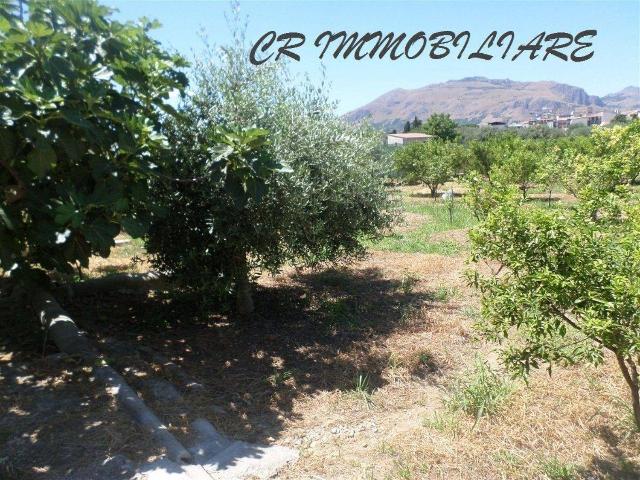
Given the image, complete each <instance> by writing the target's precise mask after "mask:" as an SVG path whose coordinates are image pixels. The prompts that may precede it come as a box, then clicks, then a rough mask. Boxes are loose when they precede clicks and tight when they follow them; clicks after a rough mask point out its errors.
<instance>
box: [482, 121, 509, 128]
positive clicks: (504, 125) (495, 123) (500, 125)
mask: <svg viewBox="0 0 640 480" xmlns="http://www.w3.org/2000/svg"><path fill="white" fill-rule="evenodd" d="M487 125H489V126H490V127H491V128H496V129H498V130H500V129H503V128H507V122H504V121H502V120H495V121H493V122H488V123H487Z"/></svg>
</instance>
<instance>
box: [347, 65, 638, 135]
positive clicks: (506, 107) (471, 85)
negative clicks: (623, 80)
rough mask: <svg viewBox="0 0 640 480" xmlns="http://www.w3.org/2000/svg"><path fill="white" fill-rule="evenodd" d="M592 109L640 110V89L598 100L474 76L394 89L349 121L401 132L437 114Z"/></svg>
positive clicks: (481, 117) (562, 87)
mask: <svg viewBox="0 0 640 480" xmlns="http://www.w3.org/2000/svg"><path fill="white" fill-rule="evenodd" d="M588 107H592V108H593V110H594V111H607V112H613V111H614V110H616V109H622V110H625V109H627V110H628V109H632V108H640V89H639V88H638V87H627V88H625V89H624V90H621V91H620V92H617V93H613V94H610V95H607V96H605V97H602V98H601V97H597V96H595V95H589V94H587V92H585V91H584V90H583V89H582V88H579V87H574V86H572V85H566V84H563V83H557V82H551V81H542V82H516V81H513V80H508V79H505V80H492V79H489V78H485V77H470V78H463V79H462V80H450V81H448V82H444V83H436V84H432V85H427V86H425V87H421V88H417V89H413V90H405V89H401V88H398V89H395V90H391V91H390V92H387V93H385V94H384V95H381V96H380V97H378V98H376V99H375V100H374V101H372V102H370V103H368V104H367V105H364V106H363V107H360V108H358V109H356V110H353V111H351V112H349V113H347V114H346V118H347V119H348V120H350V121H359V120H364V119H368V120H369V121H371V122H372V123H373V124H374V125H377V126H380V127H383V128H386V129H391V128H402V125H403V124H404V122H405V121H407V120H410V119H413V117H414V116H416V115H417V116H418V118H420V119H425V118H427V117H429V116H430V115H431V114H433V113H448V114H450V115H451V117H452V118H454V119H456V120H458V121H467V122H473V123H483V122H489V121H492V120H506V121H511V122H514V121H523V120H528V119H529V118H531V116H532V115H535V114H539V113H543V112H545V111H552V112H558V113H571V112H572V111H579V110H584V109H586V108H588Z"/></svg>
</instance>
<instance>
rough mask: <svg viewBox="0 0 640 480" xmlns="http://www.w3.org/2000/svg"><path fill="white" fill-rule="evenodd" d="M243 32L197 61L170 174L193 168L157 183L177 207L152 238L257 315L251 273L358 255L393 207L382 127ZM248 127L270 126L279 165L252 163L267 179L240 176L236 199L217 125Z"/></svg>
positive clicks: (270, 153)
mask: <svg viewBox="0 0 640 480" xmlns="http://www.w3.org/2000/svg"><path fill="white" fill-rule="evenodd" d="M235 38H236V42H235V43H234V44H233V45H230V46H226V47H223V48H220V49H215V48H213V47H209V48H208V49H207V54H206V55H205V56H204V57H202V58H204V60H202V61H198V62H196V64H195V68H194V81H193V82H192V83H193V91H192V93H191V94H190V96H189V97H188V99H187V100H186V101H185V103H184V105H183V106H182V108H183V110H184V112H185V115H184V119H182V120H181V121H179V122H173V123H172V124H170V125H168V126H167V130H168V132H169V135H170V137H171V138H172V139H174V140H172V142H171V143H172V145H173V156H174V158H175V159H176V161H175V164H174V166H173V168H174V171H173V173H172V174H173V175H174V176H177V177H179V178H184V177H188V176H189V175H195V176H196V177H197V178H196V179H194V181H192V182H190V183H182V184H181V185H178V183H180V182H174V186H172V187H171V188H167V187H166V186H165V187H164V188H158V190H157V193H156V195H155V198H156V200H157V201H158V203H159V204H160V206H162V207H163V208H165V209H167V210H169V211H170V212H174V214H170V215H167V216H166V217H164V218H158V219H157V221H156V222H154V224H153V227H152V229H151V230H150V235H149V238H148V242H147V248H148V250H149V252H150V253H151V254H152V258H153V262H154V264H155V265H156V267H158V268H159V269H161V270H162V271H164V272H166V273H167V274H169V275H172V276H173V277H174V278H175V279H176V280H178V281H179V283H180V284H181V285H183V286H184V287H186V288H190V289H195V290H198V291H200V292H202V293H206V294H208V295H210V296H212V297H213V298H215V299H216V300H217V299H220V298H224V297H226V296H227V295H228V294H230V293H233V292H235V294H236V300H237V308H238V312H239V313H242V314H249V313H251V311H252V303H251V300H250V298H251V297H250V295H248V291H249V288H248V285H249V280H250V277H251V275H252V274H254V273H258V272H260V271H263V270H265V271H269V272H277V271H278V270H279V269H280V268H281V267H282V266H283V265H284V264H290V265H296V266H313V265H318V264H321V263H324V262H335V261H340V260H344V259H351V258H355V257H359V256H361V255H363V254H364V253H365V248H364V245H363V240H364V239H366V238H367V237H376V236H377V235H379V232H380V231H382V230H383V229H385V228H387V227H388V226H389V225H390V222H391V221H392V220H393V218H394V215H395V213H394V202H393V199H392V198H391V197H390V194H389V192H388V191H387V190H386V188H385V186H384V178H385V176H386V173H387V170H388V167H387V164H386V162H385V161H384V158H381V154H380V152H381V151H382V142H381V138H380V136H379V135H378V134H377V133H376V132H375V131H374V130H372V129H371V128H369V127H367V126H365V125H356V126H353V125H349V124H347V123H346V122H345V121H343V120H342V119H341V118H340V117H339V116H338V115H337V114H336V113H335V107H334V105H333V104H332V103H331V102H330V101H329V100H328V99H327V97H326V94H325V88H324V86H323V85H319V86H316V85H313V84H311V83H310V82H308V81H298V80H296V79H294V78H292V76H291V75H290V74H289V72H288V71H287V69H286V66H285V65H282V64H270V65H265V66H260V67H255V66H253V65H251V64H250V63H249V62H248V55H247V53H246V49H245V48H244V45H243V42H242V35H241V34H238V30H236V37H235ZM250 127H258V128H261V129H264V130H266V132H268V133H267V134H265V135H266V139H268V142H265V144H264V145H263V150H262V152H263V154H264V155H266V156H267V157H269V158H271V159H272V160H273V163H271V164H270V165H271V166H270V167H269V169H267V170H264V171H262V172H260V171H258V170H256V169H255V168H251V169H249V170H248V174H249V177H247V178H250V177H255V176H257V177H259V181H258V182H257V183H256V185H258V186H259V188H257V189H255V190H250V189H247V188H246V187H244V186H242V185H240V184H238V185H236V187H234V188H235V189H236V190H238V189H240V190H242V192H245V193H246V194H247V195H245V196H244V197H242V195H240V196H239V198H243V201H242V202H240V203H237V204H233V198H232V196H230V194H229V192H230V189H229V184H228V173H229V171H228V169H226V168H225V165H226V161H225V160H223V161H222V162H220V163H219V165H220V166H221V168H218V169H214V170H213V171H210V170H207V168H208V167H207V166H208V165H210V164H211V161H212V157H213V156H216V155H218V153H217V152H218V149H217V145H218V144H219V142H220V139H219V137H218V135H217V134H216V133H215V130H216V129H219V128H222V129H227V130H231V131H238V130H240V131H242V130H246V129H247V128H250ZM248 153H249V154H250V156H251V155H253V154H254V153H252V152H250V151H249V152H248ZM237 158H238V159H242V161H243V162H245V161H246V159H247V157H246V155H238V156H237ZM265 158H266V157H265ZM254 183H255V182H254ZM168 234H169V235H168ZM164 238H173V239H174V241H163V239H164Z"/></svg>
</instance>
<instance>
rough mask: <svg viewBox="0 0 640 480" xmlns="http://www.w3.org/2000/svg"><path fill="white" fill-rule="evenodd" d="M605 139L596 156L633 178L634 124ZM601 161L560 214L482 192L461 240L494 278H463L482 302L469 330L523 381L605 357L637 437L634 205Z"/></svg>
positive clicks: (499, 192)
mask: <svg viewBox="0 0 640 480" xmlns="http://www.w3.org/2000/svg"><path fill="white" fill-rule="evenodd" d="M611 135H612V136H611V137H610V136H609V134H607V135H606V140H605V139H604V138H603V139H601V140H602V141H603V142H605V143H606V144H607V145H608V146H607V147H606V148H604V147H602V148H603V149H602V150H599V152H600V153H602V154H604V155H605V156H606V158H608V159H611V161H612V162H614V163H619V164H621V165H625V167H624V169H623V170H624V171H625V172H635V171H636V169H637V168H638V167H639V166H640V156H638V153H637V145H638V144H640V135H639V131H638V125H637V124H636V125H630V126H628V127H626V130H624V131H617V132H614V133H612V134H611ZM600 161H602V158H599V157H593V158H592V159H591V162H590V165H591V166H592V167H591V168H592V169H593V170H592V171H591V172H586V171H585V172H584V173H585V178H591V179H592V181H593V182H595V183H593V184H591V183H589V182H585V183H584V184H583V185H582V188H581V189H580V191H579V192H578V199H579V201H578V202H577V203H576V204H575V205H573V206H571V207H568V208H566V209H555V210H548V209H543V208H539V207H534V206H532V205H531V204H525V203H524V201H523V199H522V198H521V197H520V196H519V195H518V194H517V190H516V189H515V188H514V187H513V186H512V187H511V188H509V187H508V186H507V187H503V188H497V187H495V186H494V187H493V189H492V190H487V189H485V190H484V194H485V196H484V197H479V200H478V202H479V203H480V204H484V205H490V208H484V209H479V210H478V211H482V212H484V214H485V217H484V222H482V223H481V225H480V226H479V227H477V228H476V229H475V230H473V231H472V232H471V235H470V236H471V240H472V246H473V259H474V261H476V262H487V265H488V266H489V267H492V268H493V272H492V274H481V273H479V272H475V273H473V274H472V280H473V283H474V284H475V285H476V286H477V287H478V288H479V289H480V291H481V293H482V320H481V321H480V322H479V324H478V327H479V329H480V330H481V332H483V333H484V334H485V335H486V336H487V337H488V338H490V339H493V340H496V341H499V342H506V346H505V348H504V349H503V358H504V360H505V364H506V366H507V367H509V368H510V369H511V370H512V371H514V372H515V373H517V374H522V375H526V374H527V373H528V372H529V370H530V369H531V368H537V367H539V366H541V365H543V364H547V365H548V366H549V368H551V367H552V365H554V364H555V365H557V364H559V365H571V364H576V363H579V362H589V363H593V364H599V363H601V362H602V361H603V358H604V354H605V352H610V353H611V354H612V355H613V356H614V357H615V359H616V361H617V363H618V365H619V368H620V371H621V374H622V376H623V378H624V380H625V382H626V384H627V385H628V387H629V391H630V394H631V399H632V401H631V404H632V410H633V414H634V418H635V422H636V424H637V425H638V427H639V428H640V391H639V387H640V385H639V376H638V362H640V206H639V204H638V199H637V196H636V195H635V194H634V193H633V192H632V191H631V190H630V188H629V186H628V184H627V183H628V182H627V179H628V178H629V174H625V175H620V171H619V170H618V169H616V168H610V169H607V168H604V169H603V167H602V165H600V163H599V162H600ZM603 171H607V172H609V173H610V176H609V177H606V176H605V175H604V173H603ZM487 192H489V193H490V194H492V195H488V196H487V195H486V194H487ZM472 194H473V191H472ZM488 197H492V198H488Z"/></svg>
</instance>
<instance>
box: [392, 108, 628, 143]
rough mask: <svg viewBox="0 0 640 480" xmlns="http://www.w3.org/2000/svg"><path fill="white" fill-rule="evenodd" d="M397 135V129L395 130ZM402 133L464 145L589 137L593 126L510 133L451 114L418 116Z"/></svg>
mask: <svg viewBox="0 0 640 480" xmlns="http://www.w3.org/2000/svg"><path fill="white" fill-rule="evenodd" d="M630 122H631V119H630V118H628V117H627V116H625V115H616V116H615V118H613V119H612V121H611V123H610V125H611V126H615V125H626V124H628V123H630ZM394 132H395V130H394ZM403 132H404V133H407V132H420V133H426V134H429V135H434V136H436V137H438V138H440V139H441V140H446V141H452V140H458V141H460V142H462V143H464V144H466V143H468V142H471V141H473V140H487V139H488V138H492V137H499V136H502V135H505V134H506V135H517V136H519V137H522V138H524V139H542V138H544V139H552V138H560V137H577V136H589V135H590V134H591V127H589V126H587V125H571V126H569V128H568V129H566V130H562V129H559V128H550V127H547V126H546V125H535V126H531V127H528V128H519V129H511V130H509V131H508V132H504V131H502V130H497V129H495V128H493V127H489V126H480V125H474V124H458V123H456V122H455V121H454V120H453V119H452V118H451V117H450V115H449V114H445V113H434V114H433V115H431V116H430V117H429V118H428V119H427V120H426V121H424V122H423V121H422V120H420V119H419V118H418V117H417V116H416V117H414V119H413V121H408V120H407V121H406V122H405V124H404V127H403Z"/></svg>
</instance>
